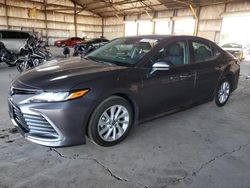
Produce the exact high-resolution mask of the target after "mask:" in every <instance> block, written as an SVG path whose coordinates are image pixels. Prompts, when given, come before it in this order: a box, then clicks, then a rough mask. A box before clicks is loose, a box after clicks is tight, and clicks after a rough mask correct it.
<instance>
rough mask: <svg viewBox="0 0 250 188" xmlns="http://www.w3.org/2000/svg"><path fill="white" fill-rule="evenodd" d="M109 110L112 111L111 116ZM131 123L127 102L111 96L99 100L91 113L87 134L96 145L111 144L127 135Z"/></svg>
mask: <svg viewBox="0 0 250 188" xmlns="http://www.w3.org/2000/svg"><path fill="white" fill-rule="evenodd" d="M119 109H120V111H119ZM111 110H112V111H113V112H114V113H113V114H114V115H113V118H112V115H111ZM118 111H119V112H118ZM117 113H118V114H117ZM115 117H117V118H115ZM119 117H120V118H119ZM132 124H133V110H132V108H131V105H130V104H129V102H128V101H127V100H125V99H124V98H121V97H118V96H112V97H109V98H107V99H105V100H104V101H103V102H101V103H100V104H99V105H98V106H97V108H96V109H95V110H94V112H93V113H92V116H91V118H90V121H89V124H88V136H89V138H90V139H91V140H92V141H93V142H94V143H95V144H97V145H100V146H104V147H108V146H113V145H116V144H118V143H119V142H121V141H122V140H124V139H125V138H126V137H127V135H128V133H129V131H130V129H131V127H132ZM114 135H115V136H114ZM105 136H106V137H105Z"/></svg>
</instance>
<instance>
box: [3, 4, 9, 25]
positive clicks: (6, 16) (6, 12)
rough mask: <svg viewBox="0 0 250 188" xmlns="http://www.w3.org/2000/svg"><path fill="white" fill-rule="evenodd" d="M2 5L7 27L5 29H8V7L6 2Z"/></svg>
mask: <svg viewBox="0 0 250 188" xmlns="http://www.w3.org/2000/svg"><path fill="white" fill-rule="evenodd" d="M4 5H5V19H6V26H7V29H9V28H10V26H9V17H8V5H7V0H4Z"/></svg>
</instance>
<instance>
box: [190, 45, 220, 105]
mask: <svg viewBox="0 0 250 188" xmlns="http://www.w3.org/2000/svg"><path fill="white" fill-rule="evenodd" d="M189 48H190V52H191V65H192V69H193V70H194V71H195V72H196V80H195V88H194V91H193V94H192V100H193V101H199V100H203V99H207V98H210V97H212V96H213V92H214V90H215V88H216V85H217V83H218V80H219V77H220V75H221V67H222V66H223V61H222V60H221V58H220V54H219V52H218V51H217V50H216V48H214V45H213V44H212V43H210V42H209V41H206V40H189Z"/></svg>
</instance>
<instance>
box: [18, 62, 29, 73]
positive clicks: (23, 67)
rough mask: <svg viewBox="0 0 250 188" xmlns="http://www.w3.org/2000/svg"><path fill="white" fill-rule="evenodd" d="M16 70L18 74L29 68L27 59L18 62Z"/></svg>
mask: <svg viewBox="0 0 250 188" xmlns="http://www.w3.org/2000/svg"><path fill="white" fill-rule="evenodd" d="M16 68H17V70H18V72H20V73H22V72H23V71H24V70H26V69H28V68H29V65H28V62H27V60H26V59H18V60H16Z"/></svg>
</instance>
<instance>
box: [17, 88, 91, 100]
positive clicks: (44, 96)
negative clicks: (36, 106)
mask: <svg viewBox="0 0 250 188" xmlns="http://www.w3.org/2000/svg"><path fill="white" fill-rule="evenodd" d="M88 91H89V90H88V89H85V90H80V91H74V92H43V93H39V94H37V95H35V96H33V97H30V98H28V99H26V100H24V101H22V102H21V103H32V102H37V103H38V102H61V101H67V100H72V99H77V98H79V97H82V96H83V95H85V94H86V93H87V92H88Z"/></svg>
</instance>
